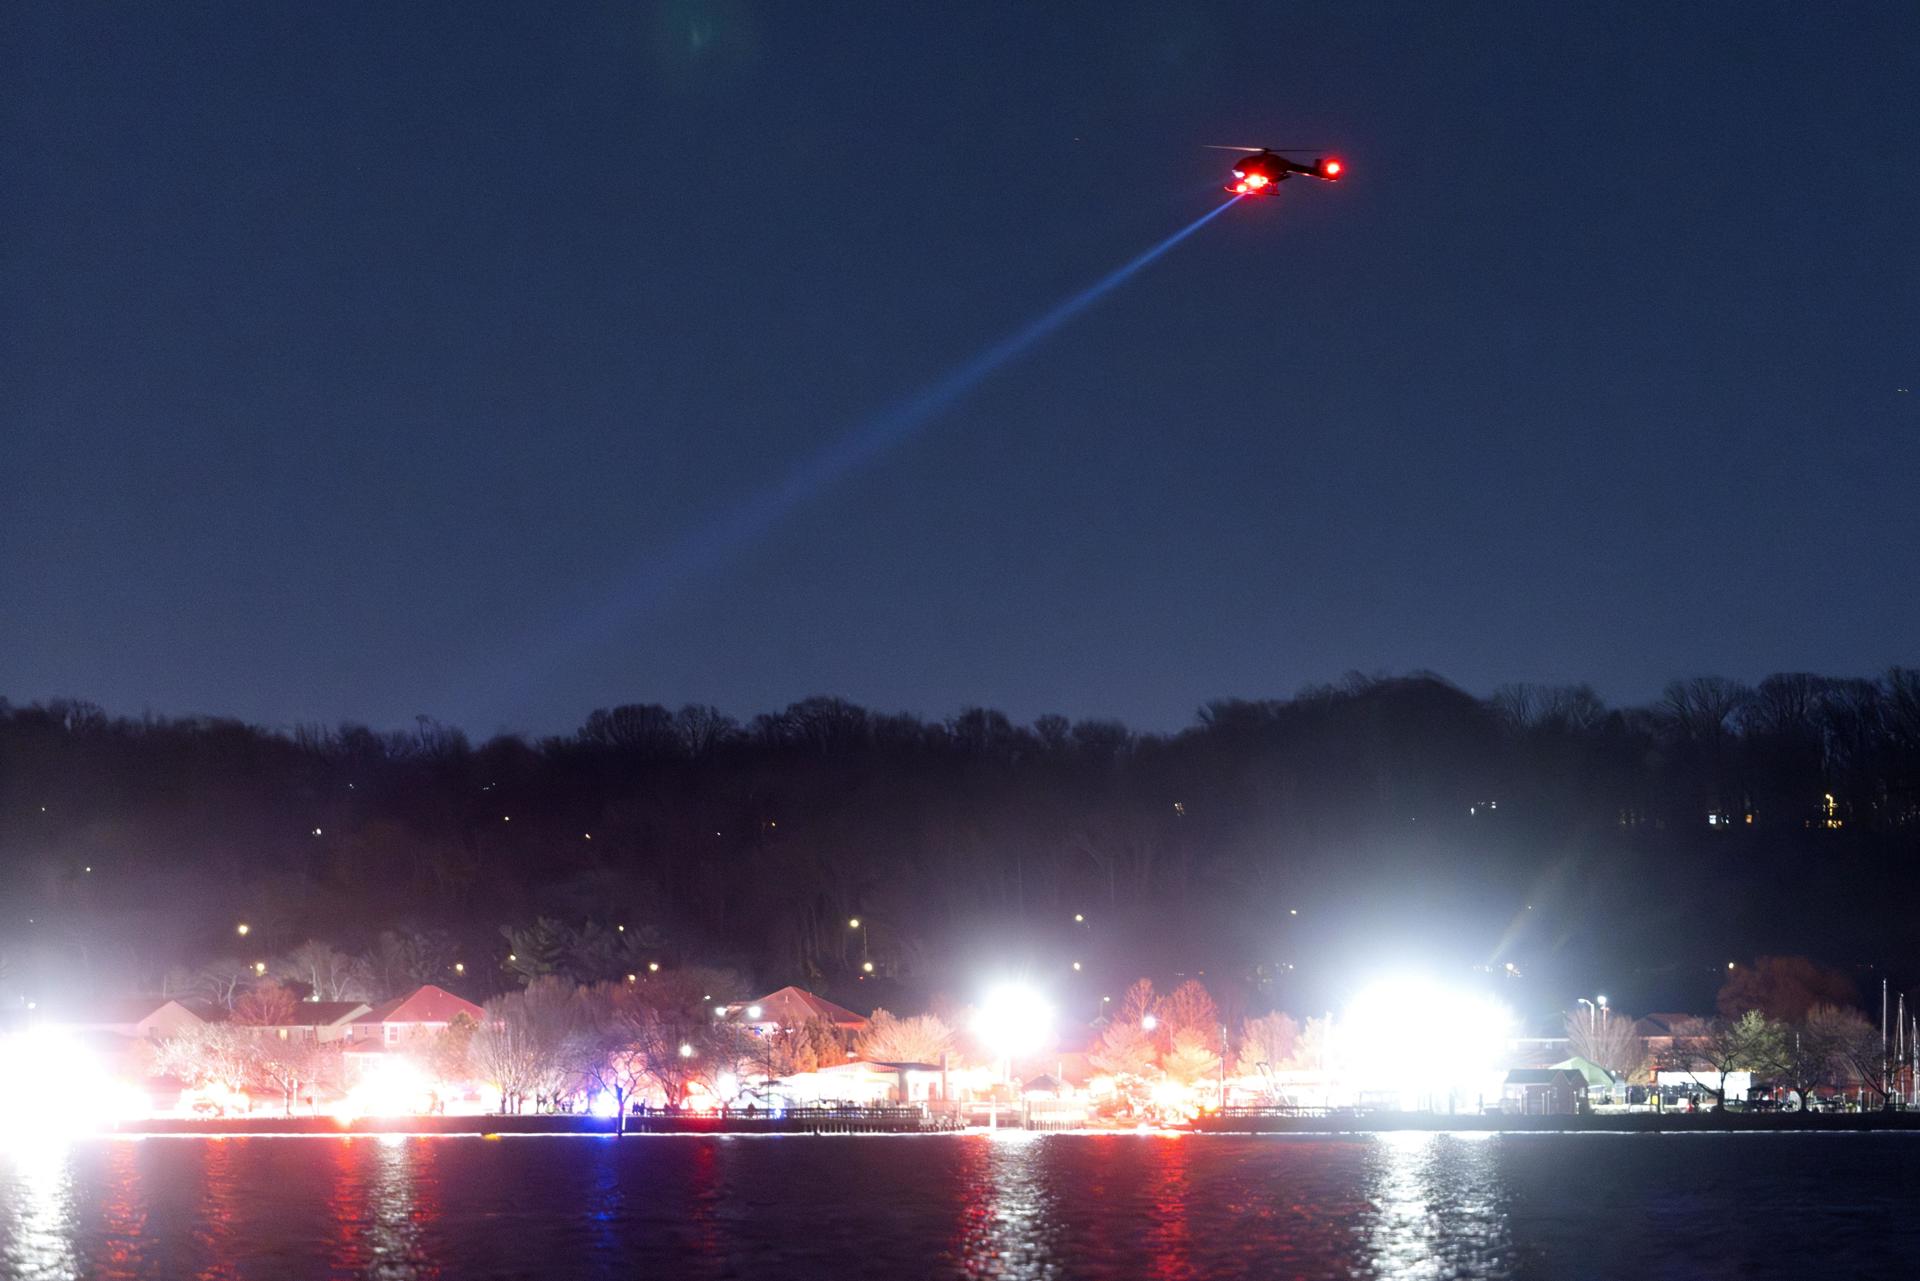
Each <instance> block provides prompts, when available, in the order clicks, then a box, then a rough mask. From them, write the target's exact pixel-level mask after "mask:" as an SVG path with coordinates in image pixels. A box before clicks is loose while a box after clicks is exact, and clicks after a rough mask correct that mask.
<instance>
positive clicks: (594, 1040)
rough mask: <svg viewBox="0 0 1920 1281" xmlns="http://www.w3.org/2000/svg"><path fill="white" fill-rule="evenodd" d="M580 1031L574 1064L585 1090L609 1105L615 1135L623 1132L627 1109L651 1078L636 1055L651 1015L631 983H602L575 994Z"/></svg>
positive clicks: (643, 1058)
mask: <svg viewBox="0 0 1920 1281" xmlns="http://www.w3.org/2000/svg"><path fill="white" fill-rule="evenodd" d="M580 1011H581V1019H580V1027H579V1029H578V1031H577V1033H576V1039H575V1047H576V1048H575V1063H576V1066H578V1068H579V1070H580V1074H581V1076H583V1077H584V1078H585V1079H586V1081H587V1085H588V1088H589V1089H593V1090H598V1091H604V1092H605V1093H606V1094H607V1095H608V1096H610V1097H611V1098H612V1100H613V1106H614V1114H615V1116H617V1117H618V1118H619V1130H620V1133H622V1134H624V1133H626V1129H627V1104H628V1101H629V1100H630V1099H632V1097H633V1096H634V1094H635V1093H637V1092H638V1091H639V1090H641V1089H642V1088H644V1087H645V1086H646V1084H647V1082H648V1081H649V1080H650V1079H651V1078H650V1076H649V1074H648V1071H647V1061H646V1059H645V1057H644V1056H643V1055H642V1054H641V1052H640V1043H641V1041H642V1039H643V1038H644V1036H645V1034H646V1024H647V1021H648V1019H649V1018H650V1017H651V1013H652V1012H651V1011H650V1010H649V1009H648V1008H647V1005H646V1003H645V1001H644V1000H643V999H642V997H641V993H640V991H639V989H638V988H637V987H635V986H634V985H633V984H631V983H601V984H599V985H597V986H595V987H591V988H587V989H585V990H584V991H582V993H581V995H580Z"/></svg>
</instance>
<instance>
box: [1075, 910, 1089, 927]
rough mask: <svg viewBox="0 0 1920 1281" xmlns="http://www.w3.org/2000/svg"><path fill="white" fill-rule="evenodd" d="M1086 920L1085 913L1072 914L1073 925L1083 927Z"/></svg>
mask: <svg viewBox="0 0 1920 1281" xmlns="http://www.w3.org/2000/svg"><path fill="white" fill-rule="evenodd" d="M1086 920H1087V916H1086V913H1084V912H1075V913H1074V914H1073V923H1074V924H1075V925H1084V924H1085V923H1086Z"/></svg>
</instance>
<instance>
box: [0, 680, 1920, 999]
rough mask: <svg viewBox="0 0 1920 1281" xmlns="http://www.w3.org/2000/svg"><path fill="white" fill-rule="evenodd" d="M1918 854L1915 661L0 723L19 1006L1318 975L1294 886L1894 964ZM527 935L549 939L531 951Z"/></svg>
mask: <svg viewBox="0 0 1920 1281" xmlns="http://www.w3.org/2000/svg"><path fill="white" fill-rule="evenodd" d="M1916 838H1920V671H1915V670H1913V669H1906V668H1896V669H1894V670H1891V671H1889V672H1887V673H1886V674H1885V675H1884V676H1882V677H1881V678H1879V679H1877V680H1857V679H1832V678H1826V677H1819V676H1811V675H1797V674H1785V675H1778V676H1772V677H1768V678H1767V679H1766V680H1764V681H1761V682H1760V683H1759V684H1757V685H1753V686H1747V685H1743V684H1740V683H1738V682H1734V681H1729V680H1724V679H1720V678H1711V677H1709V678H1699V679H1694V680H1688V681H1681V682H1676V683H1675V684H1673V685H1672V686H1670V687H1669V688H1668V690H1667V691H1666V694H1665V696H1664V697H1663V698H1662V699H1661V700H1659V701H1658V702H1657V703H1655V704H1654V705H1652V706H1646V707H1623V708H1610V707H1608V706H1606V705H1605V704H1604V703H1603V702H1602V701H1601V700H1600V699H1599V698H1598V697H1597V696H1596V695H1595V694H1594V692H1593V691H1592V690H1591V689H1588V688H1586V687H1584V686H1568V687H1544V686H1531V685H1526V686H1509V687H1506V688H1504V689H1501V690H1500V691H1498V692H1497V693H1496V694H1495V695H1494V696H1493V697H1492V698H1490V699H1480V698H1476V697H1473V696H1471V695H1469V694H1467V693H1465V692H1463V691H1461V690H1460V689H1458V688H1456V687H1454V686H1452V685H1450V684H1448V683H1447V682H1446V681H1444V680H1441V679H1440V678H1438V677H1435V676H1433V675H1430V674H1417V675H1412V676H1407V677H1396V678H1375V677H1361V676H1354V677H1350V678H1348V679H1347V680H1346V681H1344V682H1342V683H1340V684H1338V685H1333V686H1327V687H1321V688H1314V689H1309V690H1306V691H1303V692H1302V693H1300V694H1299V695H1297V696H1295V697H1293V698H1288V699H1270V700H1237V699H1236V700H1223V701H1219V702H1214V703H1210V704H1208V705H1207V706H1206V707H1204V708H1203V709H1202V710H1201V712H1200V714H1199V717H1198V719H1197V722H1196V723H1195V724H1194V725H1193V726H1191V727H1189V728H1187V729H1185V730H1183V731H1180V732H1178V733H1172V734H1145V733H1137V732H1134V731H1131V730H1129V729H1127V728H1126V727H1125V726H1123V725H1120V724H1118V723H1115V722H1112V721H1100V720H1086V721H1078V722H1072V721H1069V720H1067V719H1066V718H1064V717H1059V716H1044V717H1041V718H1040V719H1038V720H1037V721H1035V722H1034V723H1033V724H1031V725H1017V724H1014V723H1013V722H1012V721H1010V720H1009V719H1008V718H1007V717H1006V716H1004V715H1002V714H1000V713H998V712H995V711H990V710H986V709H980V708H974V709H969V710H967V711H964V712H962V713H960V714H959V715H957V716H954V717H952V718H951V719H949V720H945V721H930V720H925V719H922V718H920V717H917V716H910V715H894V714H884V713H879V712H874V711H870V710H868V709H865V708H861V707H858V706H855V705H853V704H851V703H848V702H845V701H843V700H840V699H835V698H811V699H807V700H804V701H802V702H798V703H795V704H793V705H792V706H790V707H788V708H786V709H785V710H783V711H780V712H774V713H767V714H764V715H760V716H757V717H754V718H753V719H752V720H750V721H746V722H740V721H736V720H734V719H732V718H730V717H727V716H725V715H723V714H721V713H720V712H718V711H716V710H715V709H713V708H711V707H698V706H695V707H685V708H682V709H680V710H679V711H671V710H669V709H667V708H665V707H660V706H656V705H651V704H636V705H627V706H621V707H615V708H609V709H605V710H601V711H596V712H594V713H593V714H592V715H591V716H589V717H588V718H587V720H586V722H585V724H584V725H582V726H581V727H580V729H579V730H578V731H577V732H575V733H574V734H571V735H568V736H565V737H555V738H547V739H542V740H539V741H527V740H525V739H522V738H517V737H500V738H495V739H492V740H489V741H487V742H485V743H480V744H477V745H476V744H474V743H471V742H470V741H469V740H468V739H467V738H466V736H465V735H464V734H462V733H461V732H460V731H458V730H456V729H453V728H450V727H447V726H444V725H441V724H438V723H436V722H434V721H432V720H430V719H427V718H421V719H420V720H419V722H418V724H417V725H416V726H415V727H414V728H413V729H411V730H407V731H404V732H398V733H381V732H377V731H374V730H371V729H368V728H366V727H363V726H357V725H343V726H341V727H339V728H337V729H325V728H317V727H303V728H300V729H297V730H295V731H292V732H280V731H273V730H266V729H261V728H257V727H252V726H248V725H244V724H240V723H238V722H235V721H230V720H220V719H212V718H176V719H167V718H156V717H146V718H141V719H130V718H124V717H113V716H110V715H108V714H107V713H106V712H104V711H103V710H101V709H100V708H98V707H95V706H92V705H90V704H86V703H79V702H50V703H45V704H36V705H31V706H11V705H7V704H5V703H4V702H0V956H4V958H5V959H4V961H0V986H4V987H7V988H10V989H11V990H8V991H0V999H9V998H12V999H18V997H19V995H20V993H21V991H23V990H24V989H25V988H26V987H28V986H30V985H32V984H36V983H37V984H46V983H48V982H50V981H52V979H51V978H50V976H57V978H58V979H59V981H61V982H65V983H68V984H70V985H73V986H77V987H89V986H91V987H93V988H96V989H99V990H109V991H111V990H126V989H128V988H137V987H147V988H150V989H154V990H157V989H158V987H159V985H160V983H161V982H162V980H163V976H164V975H165V974H166V973H167V972H168V971H169V970H170V969H172V968H173V967H176V966H178V965H181V964H183V963H185V964H198V963H201V962H204V961H206V960H207V959H208V958H210V957H229V958H232V959H234V960H237V961H240V962H247V961H250V960H252V959H253V954H254V953H255V952H258V953H259V954H260V957H261V958H263V959H264V958H268V957H274V956H278V955H280V954H282V953H284V952H285V951H286V950H287V949H289V948H291V947H293V946H294V945H295V944H296V943H298V942H300V941H301V940H304V939H308V938H323V939H326V940H328V941H329V942H331V943H333V944H336V945H338V946H340V947H344V948H346V949H348V950H349V951H352V952H354V953H355V954H369V955H372V956H374V957H375V958H376V959H377V960H378V961H379V964H380V965H381V966H383V967H385V968H386V969H388V970H390V971H391V972H392V974H394V975H399V976H401V977H403V978H418V977H421V976H423V975H424V974H426V973H429V972H431V973H433V974H435V975H439V976H441V977H445V976H446V975H447V974H449V973H451V970H450V967H451V966H453V965H455V964H459V965H462V966H463V967H464V969H463V971H462V972H463V974H464V976H465V977H464V979H463V981H462V983H460V984H454V985H455V986H460V987H462V988H463V990H466V991H468V992H469V994H471V995H474V996H476V997H484V996H486V995H487V994H489V993H490V992H492V991H496V990H503V989H507V988H510V987H513V986H516V985H518V984H520V983H524V982H525V981H527V980H528V979H529V978H532V977H537V976H539V975H541V974H545V973H559V974H562V975H563V976H565V977H570V978H573V979H575V980H576V981H580V982H606V981H611V980H615V979H617V978H618V977H620V975H621V973H622V972H623V971H624V970H628V969H630V968H631V967H633V966H636V965H642V964H647V963H650V962H658V963H660V964H663V965H665V966H667V967H670V968H671V967H674V966H677V965H682V964H693V963H696V962H697V963H701V964H710V965H721V966H730V967H733V968H736V969H738V970H740V971H741V972H743V973H746V974H751V975H753V976H755V977H756V978H757V979H758V980H760V981H761V982H762V983H763V984H765V985H769V986H770V985H772V984H774V983H776V982H784V981H789V980H798V981H803V982H809V983H813V984H814V985H816V986H823V987H826V988H828V989H834V988H836V987H837V988H838V989H839V990H841V991H848V990H852V986H851V985H854V984H858V983H870V984H871V985H872V989H870V990H872V992H873V998H874V1001H878V1000H880V999H897V998H888V993H889V992H890V991H891V988H892V987H897V986H899V985H903V984H913V983H915V982H919V983H922V984H926V985H937V984H939V983H940V982H941V981H943V979H944V977H945V976H947V975H949V974H952V973H955V972H957V970H958V969H959V968H960V967H962V966H964V965H965V964H968V963H970V962H972V961H973V960H974V959H976V958H978V957H982V956H993V957H1005V956H1008V955H1014V954H1017V955H1018V956H1019V957H1020V958H1021V959H1023V960H1029V961H1031V962H1032V963H1034V964H1040V965H1053V964H1055V963H1062V964H1064V962H1065V960H1066V959H1068V958H1071V959H1073V960H1081V961H1083V962H1084V963H1085V966H1086V970H1085V971H1082V972H1084V973H1089V974H1091V973H1099V972H1100V966H1101V965H1102V964H1104V963H1105V962H1107V961H1109V960H1110V961H1111V962H1112V964H1111V965H1108V966H1107V969H1108V970H1118V969H1124V970H1125V971H1126V973H1127V974H1128V976H1131V975H1133V974H1138V973H1140V972H1142V971H1143V970H1144V971H1149V972H1153V971H1154V970H1155V969H1156V967H1157V968H1158V969H1159V970H1161V971H1163V972H1165V973H1167V974H1169V975H1171V974H1174V973H1184V972H1187V971H1188V970H1189V969H1198V968H1201V967H1204V966H1207V965H1212V966H1215V967H1217V969H1216V977H1215V979H1213V980H1210V981H1212V982H1215V983H1216V990H1218V985H1219V984H1221V983H1226V982H1229V981H1232V982H1244V983H1245V984H1251V985H1256V986H1257V985H1259V984H1261V983H1273V982H1276V981H1280V982H1284V981H1286V980H1285V979H1284V976H1285V975H1287V974H1289V973H1292V971H1289V970H1288V969H1287V968H1286V967H1287V965H1288V964H1291V963H1295V962H1296V960H1297V961H1298V962H1299V963H1302V964H1303V965H1304V964H1306V963H1308V962H1310V961H1311V960H1312V959H1313V955H1312V945H1313V943H1314V941H1315V936H1313V935H1311V934H1309V933H1305V931H1307V930H1308V929H1309V927H1308V926H1307V925H1305V924H1302V925H1301V926H1300V927H1299V928H1300V929H1301V930H1302V931H1303V933H1302V934H1300V935H1298V936H1290V935H1287V934H1285V933H1284V931H1282V930H1280V929H1279V928H1277V927H1276V925H1275V922H1276V921H1281V920H1284V919H1286V918H1287V916H1288V914H1289V912H1291V911H1297V910H1298V908H1299V906H1300V905H1301V904H1303V903H1305V904H1307V905H1309V906H1310V908H1311V909H1312V911H1311V913H1309V914H1308V915H1309V916H1310V917H1312V918H1313V919H1317V920H1320V921H1339V920H1341V919H1343V918H1342V915H1341V914H1342V913H1343V912H1344V911H1346V910H1348V909H1349V908H1351V907H1353V906H1354V905H1355V904H1373V903H1378V902H1383V901H1387V900H1390V899H1395V898H1396V896H1397V897H1398V900H1402V901H1404V906H1405V909H1406V911H1407V913H1408V914H1409V916H1408V919H1419V917H1420V914H1421V913H1426V914H1428V915H1429V916H1443V915H1446V914H1448V913H1456V912H1457V913H1459V914H1461V916H1462V919H1463V920H1464V919H1465V918H1466V917H1468V916H1472V915H1473V914H1474V913H1476V912H1478V913H1482V914H1484V916H1485V917H1486V919H1487V920H1488V921H1491V922H1493V923H1494V924H1493V926H1490V927H1489V928H1488V929H1487V931H1486V939H1487V942H1488V951H1487V959H1489V960H1497V959H1501V958H1502V957H1503V956H1507V955H1519V954H1521V953H1522V952H1525V953H1526V955H1527V956H1528V957H1529V959H1530V960H1532V961H1534V962H1535V963H1541V962H1543V960H1544V959H1545V958H1548V957H1558V958H1561V959H1562V960H1565V961H1568V963H1569V964H1570V963H1571V960H1570V959H1569V958H1576V957H1590V956H1604V957H1609V958H1618V957H1629V958H1632V960H1633V962H1634V964H1635V965H1636V966H1638V967H1640V968H1642V969H1645V970H1647V971H1648V972H1649V973H1651V974H1654V975H1655V976H1656V977H1657V976H1658V975H1659V974H1660V973H1663V972H1667V971H1671V972H1672V973H1674V974H1692V973H1694V972H1695V971H1694V970H1693V969H1692V968H1689V967H1692V966H1694V965H1695V964H1696V963H1697V962H1702V961H1703V960H1704V958H1707V957H1709V956H1713V955H1717V954H1718V953H1719V952H1720V951H1721V949H1723V948H1727V947H1737V948H1739V949H1740V950H1741V951H1742V953H1743V954H1745V953H1751V952H1753V951H1755V950H1779V951H1796V952H1807V953H1810V954H1814V955H1821V956H1824V957H1826V958H1828V959H1831V960H1833V961H1835V962H1837V963H1841V964H1867V963H1879V962H1881V961H1882V960H1883V959H1884V955H1885V954H1886V953H1887V952H1888V951H1889V950H1893V949H1898V948H1903V947H1908V946H1910V945H1911V943H1912V941H1913V933H1912V931H1913V927H1912V926H1911V925H1910V924H1907V922H1909V921H1911V920H1913V919H1915V914H1914V912H1913V910H1912V909H1913V908H1914V906H1915V900H1916V898H1917V897H1920V895H1916V893H1915V891H1914V889H1913V888H1912V868H1911V865H1912V861H1913V860H1912V855H1913V853H1914V852H1915V849H1916ZM1523 911H1524V912H1530V913H1533V915H1532V916H1531V917H1529V916H1525V915H1522V912H1523ZM1075 914H1084V916H1085V918H1086V919H1085V921H1083V922H1077V923H1072V924H1069V922H1070V921H1071V918H1072V917H1073V915H1075ZM854 917H858V918H860V919H861V921H862V928H860V929H853V928H850V927H849V924H848V922H849V920H850V919H851V918H854ZM1507 920H1512V921H1514V922H1516V924H1514V925H1512V926H1510V927H1508V928H1505V929H1501V928H1498V925H1499V922H1502V921H1507ZM240 922H245V923H247V924H248V925H249V927H250V930H249V933H248V934H247V935H245V936H236V933H235V928H236V923H240ZM622 927H624V928H622ZM1326 928H1330V927H1326ZM503 930H504V931H505V932H503ZM514 930H518V931H520V932H521V934H520V937H522V938H524V939H527V940H529V941H532V942H535V943H537V944H538V945H539V947H540V948H543V949H546V951H547V952H550V953H551V955H546V954H542V955H539V956H532V957H530V958H529V959H528V960H526V961H514V962H509V961H508V960H507V959H506V957H507V955H508V953H509V951H510V949H511V947H512V940H513V938H514V937H515V935H514V934H513V932H512V931H514ZM556 931H558V932H556ZM567 931H572V934H571V936H569V937H570V938H571V942H569V938H568V937H562V935H565V934H566V932H567ZM1476 937H1478V936H1476ZM1331 939H1332V936H1331V935H1326V934H1322V935H1320V936H1318V941H1319V943H1320V944H1321V945H1323V946H1330V945H1331ZM583 940H584V941H583ZM568 948H572V949H573V951H574V952H575V953H577V954H578V955H579V956H580V957H584V958H587V959H584V960H580V961H578V963H577V964H576V963H575V962H573V961H569V960H568V959H567V958H566V955H565V954H566V953H567V949H568ZM1296 953H1297V956H1296ZM1123 960H1124V964H1122V963H1121V962H1122V961H1123ZM868 963H871V964H872V965H873V970H872V971H871V975H870V977H869V975H868V973H867V972H866V971H865V970H864V966H865V965H866V964H868ZM1663 967H1665V968H1664V969H1663ZM1276 976H1282V977H1279V978H1276ZM398 981H399V980H398V979H396V980H395V982H396V983H397V982H398ZM1101 981H1105V980H1101ZM1087 982H1088V983H1089V984H1094V983H1095V981H1094V980H1091V979H1090V980H1087ZM1707 990H1708V991H1710V990H1711V988H1710V987H1709V988H1708V989H1707ZM1115 994H1116V995H1117V993H1115ZM1086 999H1087V1000H1088V1001H1090V1002H1091V1001H1096V1000H1097V999H1098V994H1097V992H1096V991H1095V988H1094V986H1090V987H1089V988H1088V991H1087V993H1086ZM1648 999H1649V1000H1658V999H1671V998H1664V996H1654V997H1649V998H1648ZM1223 1000H1225V1001H1226V1003H1227V1004H1229V1005H1232V1004H1233V1000H1232V998H1231V997H1223ZM870 1003H872V1002H870ZM1555 1008H1557V1007H1555Z"/></svg>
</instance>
